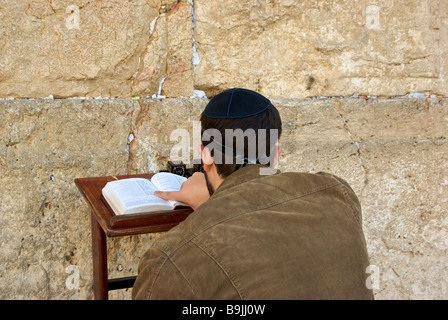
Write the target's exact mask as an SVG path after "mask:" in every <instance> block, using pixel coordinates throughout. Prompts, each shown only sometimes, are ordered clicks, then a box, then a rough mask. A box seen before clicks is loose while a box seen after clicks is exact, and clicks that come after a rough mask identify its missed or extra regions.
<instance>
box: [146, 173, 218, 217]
mask: <svg viewBox="0 0 448 320" xmlns="http://www.w3.org/2000/svg"><path fill="white" fill-rule="evenodd" d="M154 195H156V196H158V197H159V198H162V199H165V200H175V201H180V202H183V203H185V204H188V205H189V206H190V207H191V208H193V210H196V209H197V208H198V207H199V206H200V205H201V204H203V203H204V202H205V201H207V200H208V199H209V198H210V194H209V192H208V189H207V184H206V183H205V177H204V174H203V173H200V172H195V173H194V174H193V175H192V176H191V177H190V178H188V180H187V181H185V182H184V183H183V184H182V187H181V188H180V190H179V191H170V192H162V191H156V192H154Z"/></svg>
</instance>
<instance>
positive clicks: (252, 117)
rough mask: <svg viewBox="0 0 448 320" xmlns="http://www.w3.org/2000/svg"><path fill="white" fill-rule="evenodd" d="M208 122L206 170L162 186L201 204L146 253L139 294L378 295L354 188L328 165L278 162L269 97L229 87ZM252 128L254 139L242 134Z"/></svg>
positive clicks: (277, 123) (205, 117) (276, 119)
mask: <svg viewBox="0 0 448 320" xmlns="http://www.w3.org/2000/svg"><path fill="white" fill-rule="evenodd" d="M201 125H202V132H203V135H202V144H203V145H202V146H201V157H202V161H203V165H204V174H201V173H196V174H194V175H193V176H192V177H191V178H190V179H188V180H187V181H186V182H185V183H184V184H183V185H182V188H181V190H180V191H178V192H168V193H163V192H160V193H157V195H158V196H159V197H161V198H164V199H173V200H174V199H175V200H180V201H184V202H186V203H188V204H190V205H191V206H192V208H193V209H195V211H194V212H193V213H192V214H191V215H190V216H189V217H188V218H187V219H186V220H185V221H184V222H182V223H181V224H179V225H178V226H177V227H175V228H173V229H172V230H170V231H169V232H167V233H166V234H165V235H163V236H162V237H160V238H159V239H158V240H157V241H155V242H154V244H153V245H152V247H151V248H150V249H149V250H148V251H147V252H146V253H145V254H144V256H143V257H142V259H141V262H140V264H139V274H138V277H137V279H136V282H135V285H134V288H133V298H134V299H372V298H373V294H372V291H371V290H369V289H368V288H367V287H366V284H365V283H366V278H367V274H366V273H365V272H366V268H367V266H368V265H369V260H368V254H367V249H366V243H365V239H364V234H363V230H362V225H361V223H362V222H361V221H362V220H361V208H360V204H359V201H358V199H357V197H356V195H355V194H354V192H353V190H352V189H351V188H350V186H349V185H348V184H347V183H346V182H345V181H344V180H342V179H340V178H338V177H335V176H333V175H330V174H325V173H319V174H309V173H280V172H278V171H276V170H275V166H276V164H277V162H278V157H279V154H280V147H279V146H278V144H277V143H276V142H277V141H276V139H274V140H272V139H271V138H272V137H274V138H277V137H280V135H281V120H280V116H279V113H278V111H277V109H276V108H275V107H274V106H273V105H272V104H271V102H270V101H269V100H268V99H266V98H265V97H263V96H262V95H260V94H258V93H255V92H253V91H249V90H244V89H231V90H227V91H224V92H222V93H220V94H218V95H217V96H215V97H214V98H213V99H211V101H210V102H209V103H208V105H207V106H206V108H205V110H204V112H203V114H202V116H201ZM226 129H227V130H226ZM238 129H241V130H238ZM250 129H251V130H252V131H250ZM249 131H250V132H255V133H256V134H255V135H256V140H257V141H256V142H255V143H254V141H252V142H250V141H249V140H250V138H251V137H250V134H245V135H244V137H243V138H244V139H241V132H243V133H247V132H249ZM235 132H237V133H239V135H238V134H235ZM229 137H230V138H229ZM243 140H244V141H246V142H247V143H245V144H244V143H243V144H241V141H243ZM238 141H239V143H238ZM254 145H256V146H257V148H256V152H255V153H254V152H253V151H251V150H250V149H251V146H254ZM223 159H224V160H225V161H222V160H223ZM266 159H268V161H266ZM268 166H269V167H270V168H271V169H269V168H268ZM266 170H267V171H266Z"/></svg>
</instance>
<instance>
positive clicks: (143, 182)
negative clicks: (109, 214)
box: [110, 178, 168, 209]
mask: <svg viewBox="0 0 448 320" xmlns="http://www.w3.org/2000/svg"><path fill="white" fill-rule="evenodd" d="M110 187H111V188H112V189H113V190H114V191H115V193H116V195H117V197H118V198H119V199H120V200H121V201H122V203H123V205H124V207H125V208H126V209H131V208H135V207H140V206H145V205H165V206H166V205H167V204H168V203H167V201H165V200H163V199H160V198H159V197H156V196H155V195H154V191H157V188H156V187H155V186H154V184H153V183H151V181H149V180H147V179H143V178H133V179H123V180H117V181H112V182H110Z"/></svg>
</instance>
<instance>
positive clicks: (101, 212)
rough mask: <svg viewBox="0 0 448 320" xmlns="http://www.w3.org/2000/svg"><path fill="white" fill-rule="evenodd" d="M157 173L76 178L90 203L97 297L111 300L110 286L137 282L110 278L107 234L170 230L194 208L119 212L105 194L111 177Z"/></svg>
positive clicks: (116, 234) (79, 187)
mask: <svg viewBox="0 0 448 320" xmlns="http://www.w3.org/2000/svg"><path fill="white" fill-rule="evenodd" d="M153 175H154V173H148V174H137V175H122V176H107V177H93V178H78V179H75V184H76V186H77V187H78V189H79V191H80V192H81V194H82V196H83V197H84V199H85V200H86V202H87V204H88V205H89V207H90V212H91V225H92V259H93V293H94V299H95V300H107V299H108V292H109V290H116V289H123V288H129V287H132V286H133V283H134V281H135V277H127V278H119V279H109V278H108V274H107V243H106V242H107V241H106V239H107V237H120V236H129V235H136V234H145V233H154V232H164V231H168V230H170V229H171V228H173V227H174V226H176V225H178V224H179V223H180V222H182V221H184V220H185V219H186V218H187V217H188V215H190V214H191V213H192V212H193V210H192V209H191V208H182V209H175V210H170V211H159V212H151V213H139V214H129V215H119V216H117V215H115V214H114V213H113V211H112V210H111V209H110V208H109V206H108V205H107V203H106V201H105V200H104V199H103V197H102V193H101V191H102V189H103V188H104V186H105V185H106V183H107V182H109V181H114V180H119V179H127V178H147V179H150V178H151V177H152V176H153Z"/></svg>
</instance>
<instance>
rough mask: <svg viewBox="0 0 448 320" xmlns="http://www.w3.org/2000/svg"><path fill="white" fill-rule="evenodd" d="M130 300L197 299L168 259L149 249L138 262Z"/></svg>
mask: <svg viewBox="0 0 448 320" xmlns="http://www.w3.org/2000/svg"><path fill="white" fill-rule="evenodd" d="M132 298H133V299H134V300H192V299H197V297H196V296H195V294H194V292H193V290H192V288H191V286H190V284H189V282H188V281H187V279H186V278H185V277H184V275H183V274H182V273H181V272H180V271H179V270H178V269H177V268H176V266H175V265H174V263H173V262H172V261H171V260H170V259H169V257H168V256H167V255H166V254H165V253H164V252H163V251H161V250H159V249H157V248H150V249H149V250H148V251H147V252H146V253H145V254H144V256H143V257H142V259H141V260H140V263H139V273H138V276H137V279H136V281H135V284H134V287H133V289H132Z"/></svg>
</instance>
